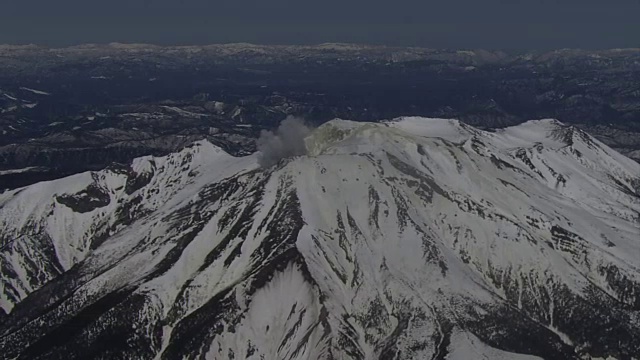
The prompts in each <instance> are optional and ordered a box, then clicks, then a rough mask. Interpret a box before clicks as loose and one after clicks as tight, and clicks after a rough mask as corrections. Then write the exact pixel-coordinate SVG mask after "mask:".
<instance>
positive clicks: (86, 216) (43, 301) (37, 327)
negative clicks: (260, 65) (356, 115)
mask: <svg viewBox="0 0 640 360" xmlns="http://www.w3.org/2000/svg"><path fill="white" fill-rule="evenodd" d="M306 142H307V147H308V150H309V153H308V155H306V156H300V157H295V158H291V159H283V160H281V161H280V162H279V163H278V164H277V165H275V166H272V167H270V168H260V167H259V165H258V156H259V155H258V154H254V155H251V156H247V157H232V156H230V155H228V154H227V153H225V152H224V151H222V150H221V149H220V148H218V147H216V146H214V145H212V144H210V143H208V142H206V141H201V142H197V143H195V144H194V145H193V146H190V147H188V148H185V149H184V150H182V151H180V152H177V153H173V154H171V155H169V156H166V157H155V158H154V157H144V158H139V159H137V160H135V161H134V162H133V163H132V164H131V165H130V166H129V167H126V168H122V167H120V168H118V167H113V168H109V169H106V170H103V171H99V172H88V173H82V174H78V175H74V176H71V177H67V178H63V179H60V180H55V181H51V182H43V183H38V184H35V185H32V186H29V187H26V188H22V189H17V190H14V191H10V192H7V193H4V194H0V244H1V246H2V247H1V252H0V268H1V269H2V272H1V282H0V308H1V309H2V310H0V349H1V350H2V351H0V358H6V359H14V358H17V359H38V358H47V359H58V358H59V359H70V358H78V359H88V358H132V359H182V358H187V359H203V358H206V359H480V358H484V359H537V358H543V359H571V358H607V357H612V358H618V359H632V358H634V356H635V358H638V356H639V355H638V354H640V164H638V163H636V162H634V161H632V160H630V159H628V158H626V157H624V156H622V155H620V154H618V153H616V152H614V151H613V150H611V149H609V148H608V147H606V146H605V145H603V144H602V143H600V142H599V141H597V140H595V139H593V138H592V137H590V136H589V135H587V134H586V133H584V132H582V131H580V130H577V129H575V128H573V127H568V126H564V125H563V124H561V123H559V122H557V121H554V120H539V121H530V122H527V123H524V124H521V125H519V126H515V127H511V128H506V129H504V130H500V131H497V132H484V131H480V130H477V129H475V128H472V127H470V126H467V125H464V124H462V123H460V122H458V121H453V120H438V119H425V118H401V119H396V120H394V121H390V122H386V123H377V124H373V123H356V122H350V121H344V120H334V121H331V122H328V123H326V124H324V125H322V126H321V127H319V128H318V129H316V130H315V131H314V132H313V133H312V135H311V136H310V137H308V138H307V139H306Z"/></svg>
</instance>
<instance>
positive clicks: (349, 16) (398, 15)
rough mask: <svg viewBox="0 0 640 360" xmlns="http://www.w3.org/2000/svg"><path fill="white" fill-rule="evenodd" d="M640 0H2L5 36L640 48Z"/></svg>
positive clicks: (19, 40) (58, 41) (63, 40)
mask: <svg viewBox="0 0 640 360" xmlns="http://www.w3.org/2000/svg"><path fill="white" fill-rule="evenodd" d="M639 19H640V0H580V1H578V0H529V1H521V0H385V1H382V0H367V1H365V0H351V1H350V0H215V1H214V0H0V43H10V44H25V43H36V44H45V45H51V46H61V45H69V44H78V43H87V42H96V43H104V42H147V43H156V44H204V43H225V42H253V43H265V44H301V43H303V44H313V43H322V42H358V43H373V44H387V45H416V46H426V47H449V48H480V47H484V48H504V49H527V48H531V49H540V48H542V49H548V48H561V47H582V48H611V47H640V20H639Z"/></svg>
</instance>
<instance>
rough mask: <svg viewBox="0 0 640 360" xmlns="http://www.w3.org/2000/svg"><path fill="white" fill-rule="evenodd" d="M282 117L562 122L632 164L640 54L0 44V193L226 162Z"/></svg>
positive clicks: (498, 124) (639, 120)
mask: <svg viewBox="0 0 640 360" xmlns="http://www.w3.org/2000/svg"><path fill="white" fill-rule="evenodd" d="M287 115H296V116H299V117H304V118H306V119H307V120H308V121H310V122H312V123H314V124H316V125H319V124H322V123H324V122H326V121H329V120H331V119H334V118H343V119H353V120H357V121H378V120H380V119H389V118H395V117H398V116H413V115H419V116H429V117H439V118H455V119H459V120H461V121H463V122H465V123H467V124H470V125H473V126H477V127H479V128H483V129H497V128H502V127H505V126H511V125H515V124H519V123H522V122H525V121H528V120H531V119H542V118H555V119H558V120H560V121H562V122H565V123H569V124H574V125H576V126H578V127H580V128H582V129H584V130H586V131H587V132H589V133H590V134H593V135H594V136H596V137H597V138H598V139H600V140H601V141H603V142H605V143H606V144H608V145H610V146H612V147H613V148H615V149H616V150H617V151H620V152H621V153H623V154H625V155H627V156H629V157H631V158H633V159H636V160H639V159H640V50H638V49H614V50H604V51H583V50H558V51H552V52H520V53H509V52H504V51H486V50H464V51H460V50H435V49H422V48H398V47H382V46H364V45H352V44H322V45H317V46H261V45H251V44H228V45H211V46H180V47H160V46H153V45H139V44H110V45H82V46H74V47H69V48H61V49H55V48H45V47H37V46H0V191H1V189H7V188H16V187H19V186H23V185H27V184H31V183H34V182H37V181H40V180H45V179H55V178H59V177H61V176H65V175H70V174H74V173H77V172H80V171H85V170H97V169H101V168H104V167H106V166H109V165H110V164H112V163H114V162H116V163H124V164H126V163H128V162H130V161H131V160H132V159H134V158H135V157H138V156H143V155H156V156H161V155H166V154H168V153H169V152H172V151H177V150H178V149H180V148H182V147H184V146H185V145H186V144H189V143H191V142H193V141H196V140H201V139H205V138H206V139H208V140H209V141H211V142H213V143H214V144H216V145H218V146H221V147H222V148H224V149H225V150H226V151H229V152H231V153H234V154H248V153H251V152H252V151H254V150H255V147H254V143H253V142H254V139H255V138H256V137H257V136H258V134H259V133H260V131H261V130H262V129H270V128H273V127H275V126H277V124H278V123H279V122H280V121H281V120H282V119H283V118H285V117H286V116H287Z"/></svg>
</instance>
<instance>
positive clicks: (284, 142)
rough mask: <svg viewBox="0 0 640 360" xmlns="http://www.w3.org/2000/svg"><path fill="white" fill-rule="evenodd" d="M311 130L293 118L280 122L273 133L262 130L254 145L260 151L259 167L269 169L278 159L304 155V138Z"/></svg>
mask: <svg viewBox="0 0 640 360" xmlns="http://www.w3.org/2000/svg"><path fill="white" fill-rule="evenodd" d="M312 130H313V129H312V128H311V127H310V126H308V125H306V124H305V122H304V120H303V119H300V118H297V117H293V116H288V117H287V118H286V119H284V120H282V122H281V123H280V125H279V126H278V128H277V129H276V130H275V132H273V131H267V130H262V132H261V133H260V138H259V139H258V141H257V143H256V145H257V147H258V150H259V151H260V155H259V157H258V161H259V163H260V166H262V167H269V166H271V165H274V164H275V163H277V162H278V161H279V160H280V159H283V158H288V157H292V156H296V155H304V154H306V153H307V148H306V146H305V144H304V138H305V137H307V135H309V134H310V133H311V131H312Z"/></svg>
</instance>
